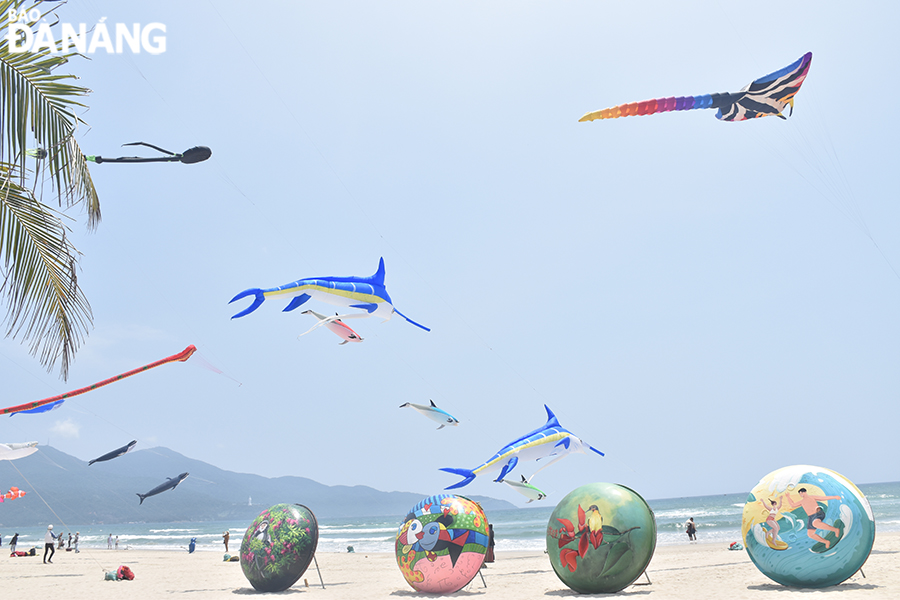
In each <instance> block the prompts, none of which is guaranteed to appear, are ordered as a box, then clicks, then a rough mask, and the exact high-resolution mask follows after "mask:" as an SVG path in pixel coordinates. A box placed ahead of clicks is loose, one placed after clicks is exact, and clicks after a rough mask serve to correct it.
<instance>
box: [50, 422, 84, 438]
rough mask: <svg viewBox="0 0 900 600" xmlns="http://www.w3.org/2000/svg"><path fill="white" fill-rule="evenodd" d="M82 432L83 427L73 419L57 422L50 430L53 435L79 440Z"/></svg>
mask: <svg viewBox="0 0 900 600" xmlns="http://www.w3.org/2000/svg"><path fill="white" fill-rule="evenodd" d="M80 431H81V425H79V424H78V423H76V422H75V421H73V420H72V419H66V420H65V421H56V422H54V423H53V426H52V427H51V428H50V432H51V433H55V434H57V435H59V436H62V437H64V438H77V437H78V433H79V432H80Z"/></svg>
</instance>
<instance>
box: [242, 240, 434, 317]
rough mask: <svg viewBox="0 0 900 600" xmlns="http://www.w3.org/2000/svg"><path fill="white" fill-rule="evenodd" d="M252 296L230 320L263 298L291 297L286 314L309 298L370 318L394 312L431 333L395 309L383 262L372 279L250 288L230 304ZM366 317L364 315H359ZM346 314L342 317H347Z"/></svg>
mask: <svg viewBox="0 0 900 600" xmlns="http://www.w3.org/2000/svg"><path fill="white" fill-rule="evenodd" d="M247 296H253V303H252V304H251V305H250V306H248V307H247V308H245V309H244V310H242V311H241V312H239V313H238V314H236V315H234V316H233V317H231V318H232V319H237V318H239V317H243V316H245V315H249V314H250V313H252V312H253V311H254V310H256V309H257V308H259V307H260V305H262V303H263V302H265V300H266V298H271V297H275V296H282V297H285V298H291V301H290V303H289V304H288V305H287V306H286V307H285V308H284V312H289V311H292V310H294V309H295V308H299V307H300V306H302V305H303V304H304V303H305V302H306V301H307V300H309V299H310V298H315V299H316V300H321V301H322V302H326V303H328V304H334V305H336V306H344V307H347V308H359V309H362V310H364V311H366V313H368V315H369V316H376V317H381V318H382V319H384V320H385V321H387V320H389V319H390V318H391V316H392V315H393V314H394V313H397V314H398V315H400V316H401V317H403V318H404V319H406V320H407V321H409V322H410V323H412V324H413V325H415V326H416V327H420V328H421V329H424V330H425V331H431V330H430V329H429V328H428V327H425V326H424V325H420V324H418V323H416V322H415V321H413V320H412V319H410V318H409V317H407V316H406V315H404V314H403V313H402V312H400V311H399V310H397V309H396V308H394V306H393V304H392V302H391V297H390V296H389V295H388V293H387V289H385V287H384V259H383V258H382V259H380V260H379V262H378V271H376V272H375V274H374V275H372V276H371V277H315V278H310V279H298V280H297V281H295V282H293V283H288V284H287V285H282V286H280V287H276V288H269V289H265V290H263V289H260V288H251V289H249V290H244V291H243V292H241V293H240V294H238V295H237V296H235V297H234V298H232V299H231V300H230V301H229V304H231V303H232V302H236V301H238V300H240V299H241V298H246V297H247ZM361 316H365V315H361ZM347 317H348V315H344V318H347Z"/></svg>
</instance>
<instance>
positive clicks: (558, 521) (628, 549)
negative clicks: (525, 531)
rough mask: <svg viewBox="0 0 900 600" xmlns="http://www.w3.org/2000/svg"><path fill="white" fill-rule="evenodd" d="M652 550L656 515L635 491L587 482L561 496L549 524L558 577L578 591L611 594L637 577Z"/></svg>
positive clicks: (549, 550) (549, 545)
mask: <svg viewBox="0 0 900 600" xmlns="http://www.w3.org/2000/svg"><path fill="white" fill-rule="evenodd" d="M655 549H656V519H655V518H654V516H653V511H652V510H650V506H649V505H648V504H647V502H646V501H645V500H644V499H643V498H641V496H640V495H638V493H637V492H635V491H634V490H631V489H629V488H627V487H625V486H623V485H618V484H615V483H591V484H588V485H583V486H581V487H580V488H578V489H576V490H574V491H572V492H571V493H569V495H568V496H566V497H565V498H563V499H562V500H561V501H560V502H559V504H557V505H556V508H555V509H554V510H553V514H552V515H550V522H549V523H548V524H547V555H548V556H549V558H550V564H551V565H552V566H553V570H554V571H555V572H556V576H557V577H559V579H560V580H561V581H562V582H563V583H564V584H566V585H567V586H569V587H570V588H572V589H573V590H575V591H576V592H580V593H582V594H599V593H606V594H611V593H615V592H618V591H620V590H623V589H625V588H626V587H628V586H629V585H631V584H632V583H634V581H635V580H636V579H637V578H638V577H640V576H641V574H642V573H643V572H644V570H645V569H646V568H647V565H648V564H649V563H650V559H651V558H653V551H654V550H655Z"/></svg>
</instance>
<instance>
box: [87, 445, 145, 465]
mask: <svg viewBox="0 0 900 600" xmlns="http://www.w3.org/2000/svg"><path fill="white" fill-rule="evenodd" d="M135 444H137V440H132V441H130V442H128V443H127V444H125V445H124V446H122V447H121V448H116V449H115V450H113V451H112V452H107V453H106V454H104V455H103V456H101V457H100V458H95V459H94V460H92V461H89V462H88V466H91V465H92V464H94V463H95V462H104V461H107V460H112V459H114V458H119V457H120V456H122V455H124V454H125V453H127V452H130V451H131V449H132V448H134V446H135Z"/></svg>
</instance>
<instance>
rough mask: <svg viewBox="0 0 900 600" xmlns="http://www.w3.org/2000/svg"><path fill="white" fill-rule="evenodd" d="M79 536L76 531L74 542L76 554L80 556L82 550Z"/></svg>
mask: <svg viewBox="0 0 900 600" xmlns="http://www.w3.org/2000/svg"><path fill="white" fill-rule="evenodd" d="M79 535H81V534H80V533H78V532H77V531H76V532H75V541H74V542H73V543H74V544H75V554H78V553H79V552H81V550H79V549H78V536H79Z"/></svg>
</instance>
